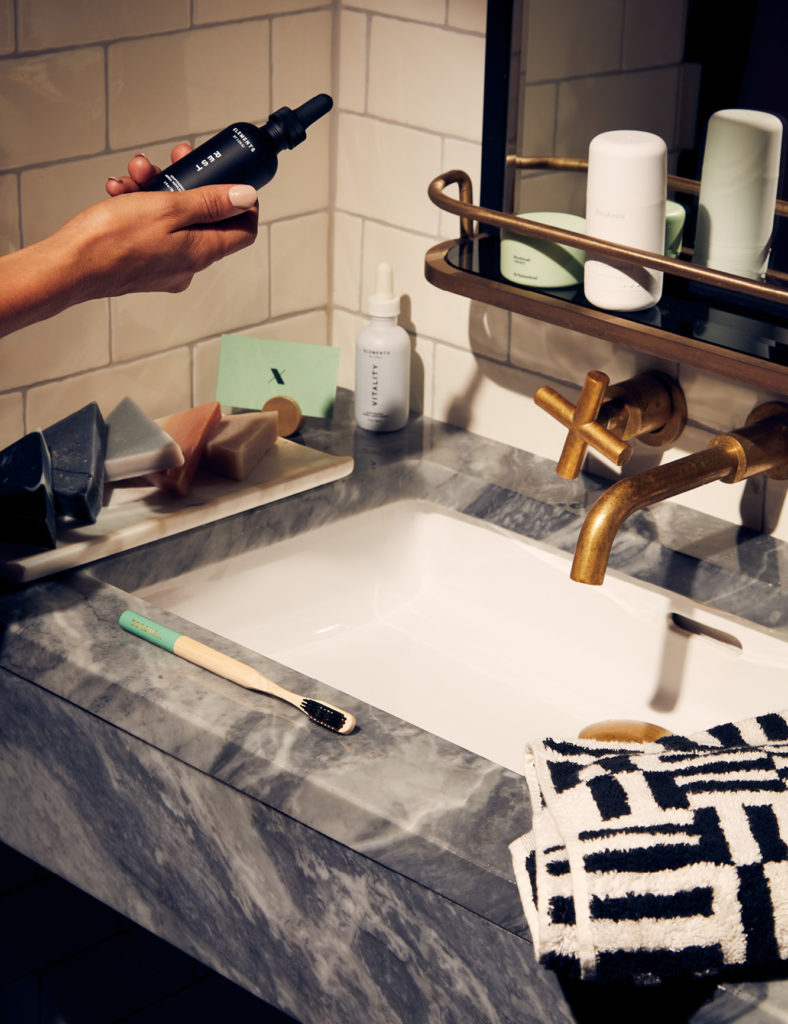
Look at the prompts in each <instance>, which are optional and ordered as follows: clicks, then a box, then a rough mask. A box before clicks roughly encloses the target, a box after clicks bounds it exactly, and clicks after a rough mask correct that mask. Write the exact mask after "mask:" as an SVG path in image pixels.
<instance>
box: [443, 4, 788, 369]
mask: <svg viewBox="0 0 788 1024" xmlns="http://www.w3.org/2000/svg"><path fill="white" fill-rule="evenodd" d="M786 29H788V5H786V4H785V0H753V2H751V3H747V4H741V3H740V2H732V0H666V2H665V3H663V4H653V3H650V2H648V0H642V2H641V0H638V2H627V3H624V2H623V0H600V2H599V3H595V4H588V3H586V2H585V0H490V2H489V6H488V33H487V59H486V71H485V113H484V128H483V147H482V181H481V194H480V199H479V202H480V205H481V206H485V207H489V208H491V209H497V210H504V211H506V212H512V213H522V212H526V211H544V210H548V211H561V212H563V213H575V214H578V215H582V214H583V212H584V206H585V175H584V174H582V173H577V172H572V171H562V170H552V169H551V170H544V169H537V170H533V169H528V170H524V171H523V170H513V168H512V166H511V161H510V160H509V163H507V158H511V156H512V154H519V155H525V156H540V157H544V156H550V157H575V158H577V157H579V158H581V159H585V158H586V157H587V151H588V143H589V141H590V139H591V138H592V137H593V136H594V135H596V134H598V133H599V132H602V131H607V130H610V129H613V128H621V127H626V128H634V129H640V130H643V131H651V132H654V133H655V134H658V135H660V136H661V137H662V138H664V139H665V141H666V143H667V144H668V149H669V171H671V172H672V173H673V174H677V175H680V176H682V177H685V178H692V179H696V180H697V179H699V177H700V169H701V164H702V158H703V148H704V143H705V131H706V124H707V122H708V118H709V116H710V115H711V113H713V112H714V111H716V110H720V109H723V108H726V107H749V108H752V109H759V110H764V111H770V112H773V113H775V114H777V115H778V116H780V117H781V118H782V119H783V120H784V121H785V116H786V115H788V79H786V77H785V75H784V72H783V66H782V59H783V56H782V53H781V52H780V50H781V48H782V46H783V44H784V40H785V38H786ZM786 123H787V124H788V121H786ZM783 149H785V139H783ZM785 162H786V161H785V158H783V161H782V163H783V165H785ZM782 179H783V180H782V184H781V190H782V197H783V198H786V197H787V196H788V193H786V192H785V189H786V181H788V174H786V173H783V174H782ZM671 198H676V199H678V200H679V201H680V202H681V203H682V205H684V206H686V208H687V222H686V227H685V234H684V242H685V247H686V248H685V252H684V253H683V254H682V258H683V259H691V250H692V243H693V240H694V237H695V229H696V224H697V195H696V194H693V193H691V192H687V193H685V192H679V193H677V194H676V195H675V196H671ZM775 224H776V225H777V230H776V233H775V235H774V237H773V240H772V251H771V256H770V261H769V276H768V278H767V282H768V283H769V284H770V285H773V286H774V287H776V288H782V289H784V288H786V286H788V218H786V217H776V218H775ZM489 234H490V235H491V239H490V241H489V245H487V250H488V251H482V249H483V248H484V246H483V247H482V248H480V249H479V250H478V251H477V252H475V253H474V257H473V270H472V272H475V273H480V274H482V275H485V276H488V277H489V278H490V279H492V280H495V281H498V282H499V283H501V282H504V280H505V279H504V278H503V277H501V275H500V256H499V251H498V249H497V248H496V246H497V245H498V239H497V237H496V232H495V231H492V232H490V233H489ZM485 244H486V243H485ZM447 258H448V260H449V262H450V263H452V261H454V264H455V265H457V266H460V265H462V267H463V269H465V270H467V269H468V268H469V265H470V261H469V259H468V258H467V254H466V255H465V257H463V254H462V253H461V252H455V253H454V254H453V255H451V254H450V255H449V256H448V257H447ZM523 291H524V292H529V293H530V294H531V296H532V297H533V294H534V293H535V292H536V291H542V292H545V293H546V294H547V296H548V299H549V300H553V299H559V300H560V301H561V302H568V303H571V304H572V305H574V306H575V307H579V308H582V307H586V308H587V307H588V303H587V302H586V301H585V298H584V295H583V290H582V285H581V286H580V287H579V288H575V289H569V288H562V289H557V290H554V291H551V292H546V291H545V289H540V290H537V289H527V288H524V289H523ZM615 319H623V320H629V321H630V322H632V323H633V324H635V325H638V326H640V325H642V324H644V323H647V324H648V325H649V328H650V330H651V331H652V333H653V331H654V329H657V330H662V331H664V332H666V333H667V334H670V336H671V338H672V339H675V338H687V339H689V340H690V341H691V342H692V343H696V342H705V343H709V344H710V345H712V346H718V347H720V348H723V349H727V350H730V351H733V352H736V353H742V354H744V355H745V356H747V357H750V356H752V357H755V358H757V359H760V360H766V361H769V362H771V363H773V364H780V366H788V306H786V305H783V304H781V303H780V302H778V301H775V302H770V301H768V300H763V299H753V298H751V297H747V296H743V295H739V294H735V293H730V292H726V291H725V290H722V291H719V290H716V289H714V288H709V287H707V286H705V285H704V286H698V285H696V284H694V283H692V282H688V281H686V280H684V279H682V278H679V277H674V276H671V275H665V289H664V292H663V297H662V299H661V300H660V302H659V303H658V305H657V306H656V307H655V308H654V309H652V310H647V311H644V312H643V313H634V314H628V313H616V314H615ZM694 361H696V362H697V361H698V360H697V357H696V359H695V360H694Z"/></svg>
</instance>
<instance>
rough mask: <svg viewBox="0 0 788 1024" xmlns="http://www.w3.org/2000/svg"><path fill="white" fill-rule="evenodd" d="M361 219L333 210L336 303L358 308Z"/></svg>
mask: <svg viewBox="0 0 788 1024" xmlns="http://www.w3.org/2000/svg"><path fill="white" fill-rule="evenodd" d="M362 230H363V221H362V220H361V218H360V217H353V216H351V215H350V214H348V213H335V214H334V238H333V255H332V257H331V266H332V270H333V294H332V296H331V301H332V302H333V303H334V304H335V305H337V306H344V307H346V308H347V309H353V310H357V309H360V308H361V237H362Z"/></svg>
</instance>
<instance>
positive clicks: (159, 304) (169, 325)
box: [110, 230, 268, 361]
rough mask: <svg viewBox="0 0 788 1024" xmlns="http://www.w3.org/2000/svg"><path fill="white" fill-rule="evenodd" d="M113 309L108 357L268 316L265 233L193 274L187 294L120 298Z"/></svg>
mask: <svg viewBox="0 0 788 1024" xmlns="http://www.w3.org/2000/svg"><path fill="white" fill-rule="evenodd" d="M110 304H111V307H112V356H113V359H114V360H116V361H123V360H128V359H136V358H139V357H140V356H143V355H147V354H149V353H152V352H162V351H164V350H166V349H171V348H175V347H177V346H180V345H184V344H186V343H187V342H190V341H197V340H199V339H202V338H206V337H209V336H210V335H213V334H221V333H223V332H224V331H230V330H234V329H235V328H237V327H240V326H243V325H245V324H254V323H259V322H260V321H261V320H265V319H266V317H267V316H268V260H267V244H266V237H265V230H263V231H261V233H260V235H259V236H258V239H257V241H256V242H255V244H254V245H252V246H250V247H249V248H247V249H244V250H242V251H241V252H237V253H234V254H233V255H232V256H228V257H226V258H225V259H223V260H219V261H218V262H217V263H214V264H213V265H212V266H210V267H208V269H207V270H203V271H201V272H200V273H199V274H197V275H195V277H194V279H193V280H192V283H191V285H190V286H189V288H188V289H187V290H186V291H185V292H180V293H178V294H170V293H166V292H149V293H146V294H144V295H121V296H119V297H118V298H114V299H111V300H110Z"/></svg>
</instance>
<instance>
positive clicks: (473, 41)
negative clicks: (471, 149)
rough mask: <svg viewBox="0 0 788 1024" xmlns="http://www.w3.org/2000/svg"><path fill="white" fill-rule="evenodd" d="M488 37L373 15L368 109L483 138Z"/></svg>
mask: <svg viewBox="0 0 788 1024" xmlns="http://www.w3.org/2000/svg"><path fill="white" fill-rule="evenodd" d="M483 96H484V40H483V39H482V38H481V37H479V36H473V35H468V34H466V33H462V32H450V31H448V30H446V29H443V28H433V27H432V26H428V25H418V24H415V23H413V22H405V21H397V20H394V19H392V18H373V19H372V28H371V34H370V46H369V96H368V107H367V109H368V111H369V113H370V114H373V115H374V116H376V117H381V118H385V119H386V120H391V121H397V122H400V123H401V124H408V125H413V126H415V127H419V128H426V129H428V130H430V131H434V132H440V133H442V134H445V135H456V136H458V137H459V138H462V139H470V140H472V141H474V142H479V141H481V131H482V101H483Z"/></svg>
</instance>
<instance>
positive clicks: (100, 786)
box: [0, 392, 788, 1024]
mask: <svg viewBox="0 0 788 1024" xmlns="http://www.w3.org/2000/svg"><path fill="white" fill-rule="evenodd" d="M302 436H303V440H304V442H305V443H307V444H309V445H310V446H312V447H314V448H318V449H321V450H324V451H331V452H333V453H335V454H339V455H352V456H353V457H354V459H355V469H354V472H353V474H352V475H351V476H349V477H347V478H345V479H342V480H337V481H335V482H333V483H330V484H327V485H325V486H323V487H320V488H317V489H315V490H313V491H309V492H307V493H305V494H302V495H298V496H295V497H292V498H286V499H284V500H282V501H279V502H276V503H274V504H272V505H267V506H265V507H263V508H259V509H253V510H250V511H248V512H244V513H243V514H240V515H236V516H233V517H231V518H228V519H224V520H221V521H219V522H216V523H214V524H211V525H208V526H204V527H200V528H198V529H195V530H192V531H189V532H188V533H185V534H182V535H178V536H175V537H171V538H167V539H165V540H162V541H159V542H156V543H153V544H150V545H147V546H146V547H145V548H143V549H140V550H137V551H132V552H129V553H126V554H122V555H118V556H115V557H113V558H109V559H106V560H104V561H103V562H99V563H94V564H92V565H89V566H87V567H85V568H83V569H79V570H75V571H73V572H70V573H65V574H62V575H61V576H58V577H53V578H50V579H48V580H43V581H40V582H38V583H35V584H31V585H29V586H27V587H24V588H13V587H11V586H10V585H9V586H5V587H4V589H3V590H2V592H1V593H0V630H2V649H1V650H0V686H1V687H2V692H3V698H2V700H3V709H4V714H3V716H2V727H1V733H0V734H1V735H2V747H1V748H0V771H2V776H1V777H2V781H3V786H2V795H0V808H1V809H2V810H1V812H0V822H2V830H1V831H0V838H2V839H3V840H4V841H6V842H8V843H9V844H10V845H12V846H14V847H16V848H17V849H19V850H20V851H21V852H22V853H24V854H26V855H27V856H31V857H33V858H34V859H36V860H38V861H39V862H40V863H42V864H43V865H44V866H45V867H48V868H50V869H51V870H54V871H56V872H58V873H60V874H61V875H63V876H64V877H66V878H68V879H69V880H70V881H72V882H75V883H76V884H78V885H80V886H81V887H82V888H83V889H86V890H87V891H89V892H91V893H92V894H93V895H95V896H97V897H98V898H99V899H103V900H104V901H105V902H107V903H109V904H110V905H112V906H114V907H116V908H117V909H119V910H120V911H121V912H123V913H125V914H127V915H128V916H130V917H131V918H133V919H134V920H136V921H138V922H139V923H141V924H142V925H144V926H145V927H148V928H150V929H151V930H153V931H155V932H157V933H158V934H160V935H162V936H163V937H164V938H166V939H168V941H171V942H174V943H175V944H177V945H179V946H181V948H184V949H185V950H186V951H187V952H189V953H191V954H192V955H195V956H198V957H201V958H202V959H203V960H204V961H205V962H206V963H209V964H210V965H211V966H212V967H214V968H216V969H218V970H220V971H222V972H223V973H225V974H227V975H228V976H229V977H232V978H233V979H234V980H236V981H239V982H240V983H241V984H244V985H245V986H246V987H248V988H249V989H250V990H252V991H255V992H257V993H258V994H259V995H260V996H261V997H262V998H264V999H266V1000H267V1001H269V1002H273V1003H275V1004H276V1005H278V1006H280V1007H281V1008H282V1009H284V1010H286V1011H287V1012H289V1013H291V1014H292V1015H293V1016H295V1017H296V1018H297V1019H298V1020H300V1021H302V1022H304V1024H307V1022H309V1021H320V1022H321V1024H326V1022H331V1021H340V1020H341V1021H343V1022H345V1021H355V1020H358V1021H365V1022H373V1024H375V1022H378V1021H380V1022H386V1024H388V1022H389V1021H399V1020H402V1021H407V1022H408V1024H415V1022H417V1021H420V1020H425V1021H427V1020H429V1021H430V1022H434V1021H438V1020H446V1021H454V1020H456V1021H457V1022H463V1024H467V1022H469V1021H470V1022H472V1021H477V1020H478V1021H480V1022H482V1021H491V1022H492V1021H506V1022H509V1021H534V1022H536V1021H548V1020H550V1021H553V1020H555V1021H571V1020H574V1019H576V1015H577V1013H578V1007H579V1006H582V1007H585V1008H586V1009H587V1008H588V1006H590V1005H591V1004H592V1003H593V1000H594V998H596V997H597V994H596V993H595V992H594V991H593V989H589V988H588V987H587V986H586V987H585V988H582V987H581V989H580V990H579V991H572V990H569V989H567V988H564V989H562V988H561V986H560V985H559V984H558V982H557V980H556V978H555V977H554V976H553V975H552V974H551V973H550V972H547V971H544V970H542V969H541V968H538V967H537V966H536V965H535V964H534V963H533V956H532V950H531V944H530V941H529V938H528V934H527V929H526V928H525V923H524V919H523V912H522V907H521V905H520V902H519V898H518V895H517V891H516V888H515V885H514V880H513V875H512V869H511V863H510V859H509V853H508V849H507V847H508V843H509V842H510V841H511V840H512V839H514V838H515V837H517V836H519V835H521V834H522V833H523V832H524V831H525V830H526V829H527V827H528V824H529V808H528V802H527V796H526V793H525V786H524V782H523V780H522V778H521V777H520V776H519V775H516V774H515V773H513V772H511V771H508V770H506V769H504V768H501V767H499V766H498V765H495V764H493V763H491V762H489V761H486V760H485V759H484V758H481V757H478V756H477V755H474V754H471V753H469V752H468V751H465V750H463V749H461V748H459V747H456V746H454V745H453V744H451V743H449V742H447V741H444V740H442V739H439V738H438V737H435V736H433V735H432V734H429V733H426V732H424V731H422V730H420V729H418V728H417V727H415V726H412V725H409V724H408V723H406V722H403V721H401V720H400V719H397V718H394V717H393V716H391V715H388V714H386V713H385V712H383V711H380V710H378V709H376V708H373V707H370V706H367V705H363V704H361V702H359V701H357V700H355V699H354V698H352V697H349V696H347V695H346V694H343V693H340V692H338V691H335V690H333V689H332V688H331V687H328V686H326V685H324V684H322V683H320V682H319V681H316V680H305V679H303V677H300V676H299V675H298V673H295V672H294V671H293V670H291V669H288V668H286V667H285V666H283V665H280V664H277V663H276V662H273V661H270V660H267V659H266V658H264V657H261V656H260V655H257V654H253V653H252V652H249V651H247V650H245V649H244V648H241V647H239V646H238V645H237V644H234V643H232V642H230V641H228V640H225V639H223V638H221V637H217V636H216V635H214V634H212V633H210V632H208V631H206V630H204V629H201V628H199V627H197V626H195V625H193V624H191V623H188V622H185V621H183V620H182V619H179V618H178V617H177V616H175V615H172V614H170V613H165V612H162V611H160V610H159V609H155V608H152V607H151V606H149V605H147V604H146V603H145V602H144V601H142V600H141V599H140V598H138V597H135V596H134V594H133V591H134V590H136V589H138V588H140V587H142V586H145V585H147V584H149V583H152V582H155V581H156V580H157V579H161V578H167V577H169V576H172V575H176V574H177V573H179V572H180V571H183V570H184V569H186V568H191V567H194V566H195V565H197V564H203V563H207V562H212V561H215V560H217V559H221V558H223V557H225V556H227V555H228V554H230V553H231V552H232V553H237V552H239V551H243V550H248V549H251V548H255V547H258V546H260V545H264V544H269V543H272V542H274V541H276V540H279V539H282V538H284V537H287V536H290V535H293V534H295V533H299V532H301V531H303V530H305V529H310V528H314V527H315V526H318V525H321V524H322V523H325V522H328V521H330V520H331V519H334V518H336V517H338V516H345V515H348V514H351V513H353V512H355V511H358V510H361V509H366V508H374V507H376V506H378V505H381V504H383V503H385V502H387V501H390V500H393V499H395V498H402V497H420V498H428V499H430V500H431V501H435V502H438V503H440V504H443V505H445V506H447V507H450V508H453V509H457V510H459V511H462V512H465V513H467V514H470V515H473V516H476V517H479V518H483V519H485V520H488V521H491V522H494V523H496V524H498V525H500V526H503V527H505V528H507V529H510V530H513V531H516V532H518V533H521V534H523V535H527V536H530V537H534V538H536V539H539V540H542V541H545V542H547V543H549V544H552V545H554V546H555V547H558V548H561V549H563V550H571V549H572V548H573V546H574V543H575V540H576V537H577V533H578V531H579V528H580V525H581V523H582V519H583V517H584V515H585V512H586V510H587V508H588V507H589V506H590V504H591V503H592V502H593V500H594V498H595V496H596V494H597V493H598V491H599V489H600V488H601V486H602V484H601V483H600V482H597V481H594V480H593V479H590V478H585V479H581V480H578V481H573V482H567V481H564V480H561V479H559V478H558V477H557V476H556V475H555V472H554V465H553V464H552V463H550V462H548V461H546V460H543V459H539V458H538V457H536V456H533V455H530V454H529V453H526V452H523V451H520V450H517V449H513V448H510V447H508V446H505V445H501V444H497V443H495V442H492V441H488V440H485V439H483V438H480V437H476V436H474V435H471V434H468V433H466V432H463V431H460V430H456V429H453V428H450V427H447V426H445V425H442V424H438V423H435V422H432V421H428V420H424V419H421V418H418V417H412V419H411V422H410V424H409V425H408V427H407V428H406V430H404V431H401V432H399V433H396V434H391V435H375V434H368V433H366V432H363V431H360V430H356V429H355V428H354V426H353V423H352V414H351V396H350V395H349V393H347V392H340V395H339V397H338V403H337V410H336V413H335V417H334V419H333V421H332V422H331V423H325V422H323V421H307V424H306V425H305V427H304V430H303V434H302ZM611 565H612V566H613V567H614V568H616V569H618V570H620V571H623V572H626V573H628V574H630V575H633V576H636V577H638V578H640V579H644V580H647V581H649V582H651V583H655V584H657V585H662V586H668V587H669V588H670V589H672V590H675V591H678V592H680V593H682V594H685V595H687V596H689V597H692V598H694V599H696V600H699V601H702V602H704V603H706V604H708V605H711V606H713V607H716V608H719V609H721V610H723V611H728V612H732V613H734V614H736V615H739V616H741V617H743V618H746V619H749V620H751V621H753V622H757V623H758V624H760V625H762V626H765V627H768V628H769V629H771V630H773V631H775V632H776V633H778V634H779V635H783V636H785V637H786V638H788V603H786V601H785V599H784V587H783V584H782V580H783V579H784V578H785V570H786V546H785V545H784V544H782V543H780V542H777V541H774V540H772V539H770V538H768V537H765V536H762V535H757V534H748V533H747V532H746V531H743V530H740V529H736V528H735V527H732V526H730V525H728V524H726V523H723V522H721V521H719V520H715V519H712V518H710V517H708V516H703V515H700V514H699V513H695V512H691V511H689V510H686V509H683V508H681V507H679V506H675V505H663V506H658V507H656V508H654V509H651V510H647V511H645V512H642V513H639V514H638V515H636V516H634V517H633V518H632V519H631V520H630V521H629V523H628V524H627V525H626V527H625V528H624V529H623V530H622V532H621V537H620V540H619V541H618V542H617V544H616V545H615V547H614V553H613V558H612V559H611ZM266 600H270V601H275V600H276V595H275V594H271V595H262V602H263V607H264V603H265V601H266ZM127 607H129V608H132V609H134V610H137V611H141V612H144V613H147V614H149V615H151V617H153V618H157V619H158V620H159V621H161V622H163V623H165V624H166V625H169V626H172V627H173V628H175V629H179V630H180V631H182V632H187V633H189V635H191V636H194V637H196V638H197V639H198V640H202V641H204V642H206V643H209V644H211V645H212V646H215V647H217V648H218V649H220V650H223V651H226V652H227V653H229V654H232V655H234V656H235V657H238V658H241V660H244V661H248V662H250V663H252V664H254V665H255V666H256V667H258V668H260V670H261V671H263V672H264V673H265V674H266V675H268V676H270V677H271V678H273V679H274V680H275V681H277V682H279V683H282V684H283V685H284V686H286V687H288V688H292V689H294V690H296V691H298V692H309V693H310V694H313V695H315V696H316V697H318V698H324V699H326V700H328V701H330V702H332V703H335V704H338V705H340V706H342V707H346V708H347V709H348V710H349V711H351V712H353V713H354V714H355V715H356V717H357V718H358V720H359V722H360V723H361V728H360V729H359V730H358V731H357V732H356V733H354V734H353V735H351V736H348V737H338V736H336V735H334V734H332V733H329V732H327V731H325V730H321V729H319V728H316V727H315V726H314V725H312V724H311V723H310V722H308V720H307V719H306V718H305V717H304V716H303V715H301V714H299V712H297V711H296V710H295V709H293V708H290V707H289V706H287V705H284V704H281V703H279V702H273V701H272V700H271V699H270V698H267V697H265V696H262V695H259V694H254V693H249V692H247V691H243V690H241V689H240V688H239V687H236V686H233V685H232V684H231V683H228V682H226V681H224V680H222V679H219V678H218V677H216V676H213V675H211V674H210V673H208V672H206V671H204V670H202V669H200V668H198V667H196V666H193V665H191V664H189V663H187V662H184V661H182V660H180V659H177V658H174V657H173V656H172V655H169V654H167V653H166V652H163V651H161V650H159V649H158V648H155V647H153V646H151V645H149V644H144V643H141V642H139V640H137V639H135V638H133V637H130V636H128V635H127V634H125V633H123V632H122V631H121V630H120V629H119V627H118V625H117V620H118V616H119V614H120V613H121V612H122V611H123V610H124V609H125V608H127ZM526 739H528V736H525V735H524V737H523V740H524V742H525V740H526ZM784 988H785V985H784V983H781V982H772V983H766V982H763V983H757V984H756V983H751V984H746V985H738V986H719V987H718V988H717V989H716V990H715V991H713V992H712V991H711V990H710V989H709V988H708V987H702V986H687V987H686V988H682V989H681V990H680V991H678V992H668V993H664V994H663V995H664V997H665V998H668V997H670V998H671V999H672V1000H673V1002H672V1003H670V1006H674V1007H675V1006H678V1007H679V1008H680V1010H679V1011H676V1013H679V1012H680V1013H681V1014H683V1015H681V1016H678V1015H677V1016H673V1017H671V1016H670V1012H673V1011H671V1010H669V1009H668V1010H665V1012H664V1013H663V1016H662V1017H661V1018H660V1019H662V1020H666V1021H670V1020H673V1019H675V1020H684V1019H687V1015H688V1013H689V1012H693V1013H694V1016H692V1019H693V1020H694V1021H697V1022H706V1021H708V1022H711V1021H716V1020H720V1021H722V1020H727V1019H733V1018H731V1016H730V1014H731V1013H732V1012H736V1013H738V1012H739V1011H741V1012H745V1011H747V1012H749V1013H750V1014H751V1016H749V1017H748V1018H747V1019H748V1020H752V1021H753V1022H756V1021H760V1020H763V1021H766V1020H774V1019H786V1020H788V994H786V993H785V992H784ZM709 997H711V1001H707V1000H708V999H709ZM653 999H654V997H653V994H652V995H651V996H650V997H649V1000H650V1002H651V1003H652V1004H653ZM666 1006H668V1004H666ZM696 1010H697V1012H695V1011H696ZM628 1012H630V1013H631V1012H632V1004H631V1003H630V1004H629V1011H628ZM726 1014H728V1016H726ZM761 1014H763V1015H762V1016H761ZM783 1014H784V1015H785V1016H783ZM584 1019H587V1018H584ZM600 1019H605V1020H607V1021H610V1020H612V1019H613V1018H612V1017H610V1016H609V1015H607V1016H603V1017H600ZM622 1019H623V1018H622ZM627 1019H628V1018H627Z"/></svg>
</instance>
